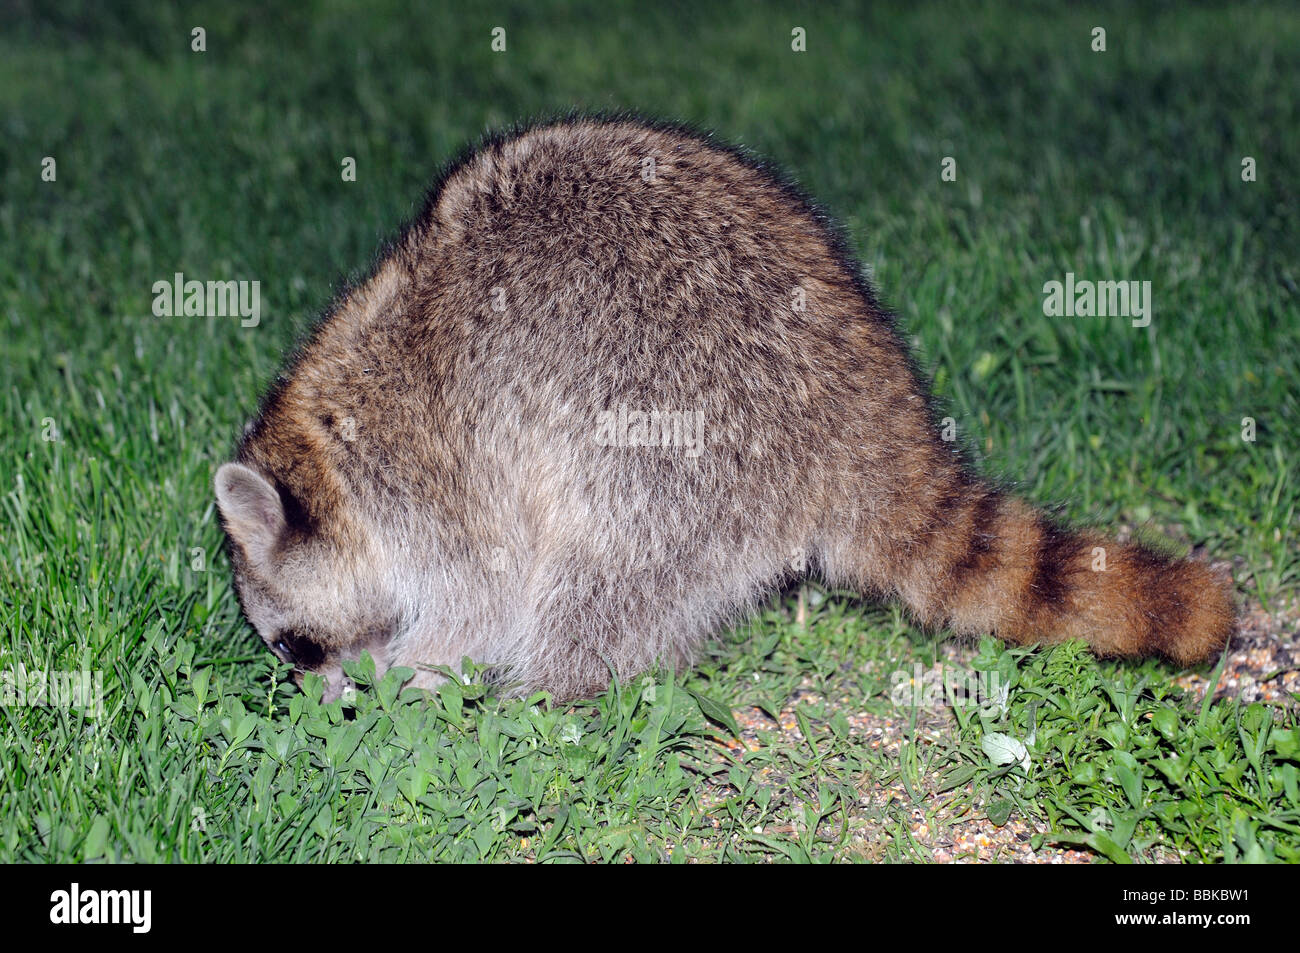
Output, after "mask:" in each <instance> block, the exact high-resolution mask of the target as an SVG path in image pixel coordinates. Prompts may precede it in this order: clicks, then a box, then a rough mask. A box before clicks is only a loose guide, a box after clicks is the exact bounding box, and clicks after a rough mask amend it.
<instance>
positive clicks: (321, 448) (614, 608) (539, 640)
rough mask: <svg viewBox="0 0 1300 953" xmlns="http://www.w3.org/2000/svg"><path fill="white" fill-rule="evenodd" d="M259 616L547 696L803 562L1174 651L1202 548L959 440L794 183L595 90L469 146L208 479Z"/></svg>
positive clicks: (838, 578) (1124, 645)
mask: <svg viewBox="0 0 1300 953" xmlns="http://www.w3.org/2000/svg"><path fill="white" fill-rule="evenodd" d="M216 498H217V503H218V506H219V510H220V514H221V518H222V522H223V525H224V528H225V531H226V534H227V536H228V538H229V552H230V557H231V562H232V565H233V569H234V574H235V581H236V588H237V590H238V593H239V596H240V601H241V604H242V606H243V609H244V612H245V614H246V615H247V617H248V619H249V620H250V621H251V622H252V624H253V626H254V627H255V628H256V629H257V631H258V632H259V633H260V634H261V636H262V638H263V639H264V640H265V641H266V643H267V645H268V646H269V647H270V648H271V650H272V651H273V652H274V653H275V654H276V655H278V656H279V657H280V658H281V659H283V660H284V661H285V662H288V663H291V664H292V665H293V666H294V667H295V669H296V671H297V672H298V673H299V680H300V681H301V673H303V672H316V673H319V674H321V675H322V676H323V677H324V678H325V681H326V686H327V687H326V692H327V697H336V696H337V695H338V694H339V693H340V692H341V691H342V690H344V689H345V688H346V687H347V685H348V683H347V680H346V678H345V676H344V673H343V670H342V667H341V665H342V662H343V661H344V660H347V659H356V658H358V657H359V655H360V653H361V652H362V651H368V652H369V653H370V654H371V656H372V657H373V658H374V660H375V663H376V666H377V669H378V670H379V671H380V672H383V671H384V670H386V669H387V668H389V667H391V666H398V665H400V666H407V667H409V668H411V669H413V670H414V671H415V673H416V674H415V675H414V677H413V679H412V684H414V685H417V686H423V687H433V686H436V685H437V684H438V683H439V681H440V680H441V678H442V677H443V676H442V675H441V674H440V673H439V669H440V668H441V667H446V666H451V667H452V668H457V667H458V666H459V665H460V663H461V660H462V659H463V658H464V657H466V656H468V657H470V658H472V659H474V660H476V661H477V662H479V663H482V664H485V665H488V666H490V667H491V669H490V671H491V672H492V674H493V677H494V678H495V679H496V681H497V682H498V683H499V686H500V689H501V691H502V692H505V693H515V694H523V693H531V692H534V691H538V690H545V691H548V692H549V693H550V694H551V695H552V697H553V698H555V699H556V700H565V699H573V698H576V697H583V696H590V695H592V694H594V693H598V692H600V691H602V690H603V689H604V688H606V687H607V685H608V684H609V683H610V680H611V677H616V678H618V679H620V680H624V681H626V680H628V679H630V678H632V677H634V676H635V675H637V674H638V673H640V672H641V671H643V670H645V669H647V668H649V667H651V666H653V665H655V664H657V663H666V664H670V665H674V666H683V665H689V664H690V663H691V659H692V654H693V652H694V651H695V650H696V649H697V648H698V647H699V646H700V645H701V644H703V643H704V641H705V640H706V639H707V638H708V637H709V636H710V634H711V633H713V632H714V631H716V630H717V628H718V627H719V626H721V625H722V624H723V623H725V622H726V621H727V620H730V619H734V618H736V617H737V615H738V614H740V613H743V612H744V611H745V610H746V608H747V607H751V606H752V605H753V604H754V603H755V601H756V600H758V599H761V598H762V597H764V595H765V594H768V593H770V592H771V591H772V590H773V589H774V587H777V586H780V585H782V584H784V583H787V582H789V581H791V580H792V579H794V578H797V577H798V576H800V575H801V574H804V573H812V574H815V575H816V576H817V577H819V578H821V579H824V580H826V581H827V582H828V583H830V584H833V585H835V586H841V587H850V588H852V589H854V590H856V591H859V592H861V593H863V594H865V595H868V596H871V597H876V598H893V599H897V600H901V602H902V604H903V605H905V606H906V608H907V609H908V610H909V611H910V613H911V614H912V615H913V616H914V617H915V619H916V620H917V621H918V622H919V623H920V624H922V625H924V626H928V627H934V628H942V627H947V628H948V629H951V630H952V631H953V632H955V633H958V634H966V635H974V634H980V633H991V634H993V635H996V636H997V637H999V638H1001V639H1003V640H1006V641H1008V642H1011V643H1018V644H1020V643H1030V642H1041V643H1053V642H1058V641H1061V640H1064V639H1072V638H1080V639H1085V640H1087V642H1088V644H1089V645H1090V646H1091V647H1092V648H1093V650H1094V651H1095V652H1096V653H1097V654H1098V655H1102V656H1140V655H1153V654H1154V655H1163V656H1166V657H1168V658H1169V659H1172V660H1173V661H1174V662H1176V663H1179V664H1190V663H1195V662H1198V661H1200V660H1203V659H1205V658H1207V657H1208V656H1210V655H1211V654H1212V653H1214V652H1215V651H1216V650H1218V649H1220V648H1221V647H1223V645H1224V644H1225V641H1226V640H1227V638H1228V637H1229V635H1230V633H1231V631H1232V630H1233V627H1234V615H1235V613H1234V605H1233V598H1232V588H1231V585H1230V583H1229V581H1228V580H1226V579H1223V578H1219V577H1218V576H1216V575H1215V574H1213V573H1212V572H1211V571H1210V569H1209V568H1208V567H1207V565H1205V564H1204V563H1201V562H1197V561H1192V560H1174V559H1170V558H1166V557H1165V556H1163V555H1160V554H1158V553H1157V552H1155V551H1153V550H1151V549H1148V548H1144V547H1143V546H1141V545H1135V544H1133V543H1125V544H1121V543H1118V542H1115V541H1112V540H1110V539H1107V538H1106V537H1104V536H1101V535H1099V534H1097V533H1095V532H1091V531H1071V530H1070V529H1067V528H1065V527H1063V526H1060V525H1058V524H1057V523H1056V522H1055V521H1054V520H1053V519H1051V518H1049V517H1048V516H1046V515H1045V514H1043V513H1042V512H1039V511H1036V510H1035V509H1034V508H1032V507H1030V506H1029V505H1027V504H1026V503H1024V502H1022V501H1021V500H1019V499H1017V498H1016V497H1014V496H1012V495H1009V494H1008V493H1006V492H1004V491H1003V490H1001V489H999V488H998V487H995V486H993V485H990V484H989V483H987V482H985V481H983V480H981V479H980V478H979V477H978V476H977V475H976V474H975V472H974V470H973V468H972V466H971V465H970V464H969V462H968V461H967V460H966V459H964V458H963V456H962V454H961V452H960V451H958V450H957V449H955V448H954V444H953V443H952V442H945V441H944V440H942V439H941V436H940V433H939V428H938V425H937V423H936V417H935V414H934V411H933V408H932V405H931V399H930V397H929V394H928V392H927V389H926V387H925V386H924V385H923V383H922V380H921V377H920V375H919V374H918V372H917V371H916V369H915V367H914V365H913V363H912V359H911V357H910V355H909V353H908V350H907V348H906V347H905V345H904V343H903V342H902V339H901V338H900V335H899V333H898V331H897V330H896V328H895V323H894V319H893V318H892V316H891V315H890V314H889V313H888V312H887V311H886V309H885V308H884V307H882V306H881V304H880V303H879V302H878V300H877V298H876V296H875V295H874V293H873V291H872V289H871V288H870V287H869V285H868V283H867V281H866V280H865V279H864V277H863V275H862V271H861V268H860V267H859V265H858V264H857V263H856V262H855V261H854V259H853V257H852V255H851V254H850V253H849V251H848V250H847V248H846V245H845V243H844V240H843V239H842V237H841V236H840V233H839V232H838V231H837V230H836V229H835V227H834V226H833V225H831V224H830V223H829V221H828V220H827V218H826V217H825V216H824V215H823V213H821V212H820V211H819V210H818V209H817V208H816V207H815V206H814V205H813V204H812V203H811V202H810V201H809V200H808V199H806V198H805V197H804V196H803V195H802V194H801V193H800V192H799V191H798V190H797V189H796V188H795V187H794V186H792V185H791V184H790V183H789V182H788V181H787V180H785V179H784V178H782V177H781V176H780V175H778V174H776V173H774V172H773V171H771V170H770V169H769V168H768V167H767V166H765V165H764V164H763V163H761V162H759V161H757V160H754V159H752V158H751V157H749V156H748V155H747V154H745V153H743V152H741V151H739V150H737V149H734V148H729V147H727V146H723V145H719V144H717V143H715V142H714V141H713V140H712V139H711V138H709V137H707V136H703V135H700V134H697V133H695V132H694V131H691V130H687V129H682V128H678V127H675V126H671V125H665V124H654V123H647V122H644V121H640V120H637V119H629V118H626V117H617V118H591V117H577V118H570V119H568V120H564V121H559V122H553V123H550V124H544V125H539V126H536V127H533V128H527V129H523V130H516V131H514V132H512V133H510V134H508V135H503V136H498V137H496V138H490V139H488V140H487V141H485V142H484V143H482V144H481V145H480V147H478V148H477V149H474V150H472V151H470V152H469V153H467V154H466V155H465V156H464V157H463V158H461V159H460V160H459V161H457V162H455V163H453V164H452V165H451V166H450V167H449V168H448V170H447V171H446V172H445V173H444V174H443V175H442V177H441V179H440V181H439V182H438V184H437V185H436V186H435V187H434V188H433V190H432V191H431V192H430V194H429V197H428V199H427V201H426V203H425V205H424V208H423V210H422V211H421V212H420V214H419V215H418V216H417V217H416V219H415V220H414V221H413V222H412V223H411V224H410V225H408V226H407V227H406V229H405V230H404V231H403V232H402V233H401V234H400V236H399V237H398V238H397V239H395V240H394V241H393V242H391V243H390V244H389V245H388V246H387V248H386V249H385V250H384V251H383V252H382V253H381V255H380V257H379V258H378V263H377V264H376V265H375V266H374V268H373V270H372V272H371V273H370V275H369V276H368V277H367V278H366V279H365V280H363V281H361V282H360V283H358V284H356V285H355V286H354V287H352V288H351V289H350V290H346V291H344V292H343V293H341V294H340V295H339V296H338V298H337V300H336V301H335V303H334V304H333V305H332V307H331V308H330V309H329V310H328V311H327V313H326V315H325V316H324V318H323V319H322V320H321V321H320V323H319V325H318V326H317V328H316V329H315V331H314V333H313V334H312V335H311V336H310V339H309V340H308V341H307V342H306V343H305V344H303V345H302V346H301V347H300V349H299V351H298V353H297V355H296V357H294V358H293V359H292V360H291V361H290V363H289V365H288V367H287V369H286V371H285V372H284V373H283V374H282V375H281V377H280V378H279V379H278V381H277V382H276V384H275V385H274V386H273V387H272V389H271V391H270V393H269V395H268V396H267V397H266V398H265V399H264V401H263V403H262V405H261V409H260V412H259V413H258V415H257V417H256V419H255V420H254V421H253V422H252V423H250V424H249V425H248V427H247V428H246V429H245V433H244V436H243V438H242V440H241V441H240V443H239V446H238V450H237V453H236V459H235V461H234V462H231V463H227V464H225V465H223V466H222V467H221V468H220V469H219V471H218V472H217V474H216Z"/></svg>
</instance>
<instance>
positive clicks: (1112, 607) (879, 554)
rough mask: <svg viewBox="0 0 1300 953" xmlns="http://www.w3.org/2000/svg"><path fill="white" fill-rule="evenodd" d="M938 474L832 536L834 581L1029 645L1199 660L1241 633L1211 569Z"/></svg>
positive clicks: (937, 470)
mask: <svg viewBox="0 0 1300 953" xmlns="http://www.w3.org/2000/svg"><path fill="white" fill-rule="evenodd" d="M928 473H929V479H928V482H927V483H926V485H925V487H924V488H923V489H922V490H919V491H918V490H917V489H916V488H915V487H912V488H909V490H908V491H907V493H906V496H903V495H902V494H899V495H897V496H896V497H895V499H894V501H893V502H892V503H891V502H889V501H888V500H886V501H885V502H883V503H882V504H881V505H880V506H878V507H877V508H876V511H877V512H878V513H879V514H880V517H879V518H877V519H872V518H869V517H868V515H867V514H868V513H870V507H868V508H865V509H858V510H857V511H856V513H857V514H858V515H857V517H856V518H854V519H851V520H849V521H847V523H846V524H841V525H839V526H834V527H831V528H830V529H829V531H828V535H827V545H826V546H825V552H826V563H827V572H828V575H829V576H830V577H831V578H832V579H834V580H836V581H838V582H842V583H847V584H849V585H853V586H857V587H860V588H862V589H865V590H868V591H874V592H877V593H885V594H889V595H895V596H897V597H899V598H900V599H901V600H902V601H903V602H904V603H905V604H906V605H907V606H908V607H909V608H910V609H911V610H912V612H914V613H915V614H916V616H917V617H918V618H919V619H920V620H921V621H922V622H923V623H925V624H927V625H931V626H936V627H938V626H944V625H946V626H948V627H950V628H951V629H953V630H954V631H955V632H957V633H960V634H967V635H975V634H985V633H992V634H995V635H997V636H998V637H1000V638H1002V639H1004V640H1006V641H1008V642H1013V643H1017V644H1023V643H1028V642H1035V641H1041V642H1044V643H1052V642H1060V641H1064V640H1066V639H1075V638H1077V639H1084V640H1086V641H1087V642H1088V644H1089V645H1090V646H1092V648H1093V650H1094V651H1095V652H1096V653H1097V654H1098V655H1103V656H1137V655H1163V656H1166V657H1168V658H1170V659H1172V660H1174V661H1175V662H1178V663H1180V664H1192V663H1196V662H1200V661H1202V660H1204V659H1206V658H1207V657H1209V656H1210V655H1211V654H1213V653H1216V652H1218V651H1219V650H1221V649H1222V648H1223V647H1224V645H1225V643H1226V642H1227V639H1228V637H1229V636H1230V634H1231V633H1232V631H1233V628H1234V623H1235V610H1234V606H1233V600H1232V592H1231V587H1230V585H1229V584H1228V583H1227V582H1226V581H1223V580H1220V579H1218V578H1216V577H1215V576H1214V575H1213V574H1212V573H1211V572H1210V570H1209V568H1208V567H1207V566H1206V565H1205V564H1204V563H1200V562H1196V561H1192V560H1177V559H1169V558H1166V557H1163V556H1161V555H1158V554H1157V553H1155V552H1153V551H1152V550H1150V549H1148V548H1146V547H1143V546H1141V545H1137V544H1133V543H1127V544H1121V543H1118V542H1116V541H1114V540H1111V539H1107V538H1106V537H1104V536H1102V535H1100V534H1097V533H1093V532H1090V531H1072V530H1069V529H1065V528H1063V527H1060V526H1058V525H1056V524H1055V523H1054V522H1053V521H1051V520H1050V519H1049V518H1048V517H1047V516H1046V515H1045V514H1043V513H1041V512H1038V511H1036V510H1035V509H1033V508H1032V507H1030V506H1029V505H1027V504H1026V503H1024V502H1022V501H1020V500H1018V499H1016V498H1014V497H1011V496H1008V495H1006V494H1004V493H1002V492H1000V491H998V490H996V489H993V488H991V487H989V486H986V485H984V484H982V483H980V482H978V481H976V480H973V479H972V478H970V477H969V476H968V475H967V474H966V473H965V472H963V471H962V470H961V469H960V468H958V467H956V466H951V465H950V466H942V465H936V466H935V467H934V468H931V469H930V470H929V471H928ZM850 512H854V511H852V510H850Z"/></svg>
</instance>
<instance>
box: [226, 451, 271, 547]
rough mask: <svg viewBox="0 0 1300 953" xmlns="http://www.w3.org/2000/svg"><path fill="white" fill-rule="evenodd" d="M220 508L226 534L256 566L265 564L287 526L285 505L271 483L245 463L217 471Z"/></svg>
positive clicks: (227, 466)
mask: <svg viewBox="0 0 1300 953" xmlns="http://www.w3.org/2000/svg"><path fill="white" fill-rule="evenodd" d="M217 508H218V509H220V510H221V519H222V522H224V523H225V526H226V532H227V533H228V534H229V535H230V538H231V540H233V541H234V542H235V544H236V545H238V546H239V547H240V548H241V549H243V551H244V553H245V555H246V556H247V557H248V558H249V559H250V560H252V561H253V562H255V563H260V562H265V561H266V559H267V558H268V557H269V555H270V552H271V549H272V547H274V546H275V543H276V541H277V540H278V539H279V538H280V536H281V535H282V534H283V533H284V531H285V527H286V525H287V523H286V521H285V516H284V504H283V503H282V502H281V501H280V494H279V493H277V492H276V489H275V487H274V486H272V485H271V483H270V481H269V480H267V479H266V477H264V476H262V474H260V473H258V472H257V471H256V470H253V469H250V468H249V467H246V466H244V465H243V464H242V463H226V464H223V465H222V466H221V469H219V470H218V471H217Z"/></svg>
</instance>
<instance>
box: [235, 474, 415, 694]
mask: <svg viewBox="0 0 1300 953" xmlns="http://www.w3.org/2000/svg"><path fill="white" fill-rule="evenodd" d="M216 491H217V507H218V509H219V510H220V511H221V520H222V524H223V526H224V527H225V530H226V535H227V537H228V538H229V540H230V559H231V563H232V565H233V566H234V570H235V589H236V591H237V592H238V594H239V601H240V605H241V606H243V609H244V614H245V615H246V616H247V617H248V620H249V621H250V622H252V624H253V626H254V628H256V629H257V631H258V634H260V635H261V636H262V639H263V641H265V642H266V644H267V646H268V647H269V648H270V649H271V651H272V652H274V653H275V654H276V655H277V656H279V657H280V658H281V659H282V660H284V661H285V662H288V663H289V664H291V665H292V666H293V667H294V678H295V680H297V681H298V683H299V684H301V683H302V674H303V673H304V672H315V673H316V674H318V675H320V676H321V677H322V678H324V679H325V698H326V699H327V700H329V699H334V698H337V697H339V695H340V694H342V692H343V691H344V690H345V689H347V688H349V687H350V682H349V680H348V679H347V677H346V676H345V675H344V673H343V668H342V662H343V661H345V660H355V659H358V658H360V657H361V653H362V651H363V650H364V651H368V652H370V654H371V656H372V657H373V658H374V660H375V666H376V669H377V671H378V672H379V673H380V674H382V673H383V671H384V670H385V669H386V668H387V667H388V659H387V656H388V652H387V649H388V644H389V642H390V641H391V639H392V637H393V635H394V633H395V630H396V627H397V622H398V620H397V618H396V613H395V603H394V600H393V598H392V596H391V594H390V593H386V592H384V587H383V584H382V581H381V579H380V573H379V572H378V571H377V567H376V564H375V561H374V558H373V554H372V553H370V552H369V547H368V545H367V541H366V540H365V538H364V536H359V534H356V533H346V534H345V533H340V532H339V529H338V527H327V526H325V525H324V524H323V523H322V521H321V520H318V519H315V518H313V516H312V515H311V513H310V512H309V510H308V509H307V508H306V507H305V506H304V505H303V503H302V501H301V500H299V499H297V498H296V497H295V496H294V495H293V494H292V493H291V492H290V491H289V490H288V489H287V488H286V487H285V486H284V485H283V484H282V483H280V482H279V481H275V480H273V479H268V478H267V477H266V476H264V475H263V474H262V473H260V472H258V471H257V470H255V469H253V468H252V467H249V466H245V465H244V464H242V463H227V464H225V465H224V466H222V467H221V469H219V470H218V471H217V479H216Z"/></svg>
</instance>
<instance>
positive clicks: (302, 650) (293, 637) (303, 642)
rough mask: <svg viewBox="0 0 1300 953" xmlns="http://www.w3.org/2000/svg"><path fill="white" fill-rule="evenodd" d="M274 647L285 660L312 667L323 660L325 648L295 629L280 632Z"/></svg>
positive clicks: (303, 666)
mask: <svg viewBox="0 0 1300 953" xmlns="http://www.w3.org/2000/svg"><path fill="white" fill-rule="evenodd" d="M275 648H276V651H278V652H280V653H282V654H283V656H284V658H285V660H286V661H287V662H289V663H290V664H291V665H296V666H297V667H299V668H308V669H314V668H316V667H317V666H318V665H320V664H321V663H322V662H324V661H325V650H324V649H323V648H322V647H321V645H320V643H319V642H317V641H316V640H315V639H313V638H312V637H311V636H310V635H307V634H306V633H304V632H301V631H299V630H297V629H286V630H284V631H283V632H281V633H280V638H279V639H278V640H277V641H276V643H275Z"/></svg>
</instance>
